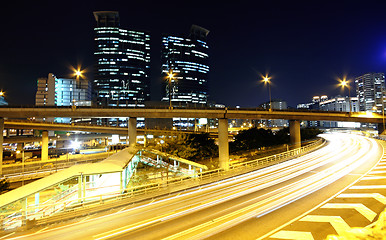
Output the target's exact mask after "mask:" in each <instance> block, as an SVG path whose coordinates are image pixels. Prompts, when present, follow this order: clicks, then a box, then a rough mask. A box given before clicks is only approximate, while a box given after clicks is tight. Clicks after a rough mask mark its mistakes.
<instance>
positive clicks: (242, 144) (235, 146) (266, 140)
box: [230, 127, 274, 152]
mask: <svg viewBox="0 0 386 240" xmlns="http://www.w3.org/2000/svg"><path fill="white" fill-rule="evenodd" d="M273 142H274V135H273V133H272V131H271V130H270V129H264V128H256V127H254V128H250V129H247V130H243V131H241V132H239V134H237V135H236V136H235V141H234V142H232V143H231V146H230V148H231V151H232V152H233V151H243V150H251V149H258V148H261V147H265V146H271V145H272V144H273Z"/></svg>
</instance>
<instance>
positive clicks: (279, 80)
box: [0, 1, 386, 107]
mask: <svg viewBox="0 0 386 240" xmlns="http://www.w3.org/2000/svg"><path fill="white" fill-rule="evenodd" d="M171 3H173V2H171ZM61 4H62V5H60V6H56V5H53V3H49V2H42V3H41V4H32V3H25V4H23V6H18V8H17V9H18V11H13V9H16V8H15V6H16V5H15V4H12V3H11V4H9V5H7V6H5V11H4V12H5V14H4V15H3V16H2V18H3V19H2V20H3V21H2V23H3V24H4V23H6V24H5V25H4V31H5V34H6V35H7V38H3V39H2V40H0V41H1V44H2V45H3V46H7V48H5V50H4V53H3V54H2V55H3V58H2V60H1V62H0V78H1V79H2V81H1V85H0V88H1V89H2V90H3V91H5V97H6V99H7V101H8V102H9V103H10V104H18V105H20V104H24V105H27V104H29V105H32V104H33V100H34V93H35V92H36V79H37V78H39V77H43V76H46V75H47V74H48V73H49V72H55V73H57V74H58V75H61V76H64V74H66V73H70V70H68V65H77V64H78V63H79V62H82V67H84V68H88V70H89V71H88V73H86V76H87V77H89V78H92V77H91V76H92V75H90V73H91V72H92V67H93V54H92V53H93V32H92V31H93V27H94V25H95V19H94V18H93V16H92V12H93V11H104V10H116V11H119V12H120V14H121V21H122V26H124V27H128V28H133V29H139V30H144V31H149V32H150V34H151V35H152V36H154V37H152V39H151V46H152V53H151V54H152V56H151V59H152V62H153V63H152V65H151V84H152V89H151V90H152V91H151V95H152V100H157V101H158V100H160V99H161V96H160V91H159V89H160V86H161V79H159V77H158V76H159V72H160V69H161V66H160V47H161V44H160V42H161V36H162V33H167V34H183V33H185V32H186V29H187V28H188V27H189V26H191V25H192V24H197V25H199V26H202V27H205V28H207V29H210V30H211V34H210V35H209V37H208V45H209V46H210V59H209V61H210V65H211V73H210V83H209V92H210V99H209V100H210V101H215V102H217V103H223V104H225V105H230V106H235V105H240V106H257V105H259V104H260V103H262V102H266V101H267V95H268V94H267V89H266V88H264V86H263V85H262V84H259V80H260V79H261V78H260V74H266V73H267V72H268V73H269V74H270V76H272V98H281V99H283V100H285V101H287V102H288V105H289V106H292V107H294V106H296V104H297V103H301V102H306V101H307V100H308V99H310V98H311V97H312V96H314V95H322V94H327V95H329V96H333V95H338V94H341V95H343V94H344V93H343V92H340V91H339V88H336V87H335V85H336V83H337V81H336V79H335V78H336V77H342V75H343V74H348V76H349V78H350V79H351V80H353V78H354V77H356V76H359V75H363V74H365V73H368V72H385V68H386V44H385V43H386V34H383V33H382V29H383V28H384V27H385V26H386V19H385V17H384V16H383V14H381V13H382V10H381V9H383V8H384V6H385V4H384V3H380V2H370V3H366V4H358V3H351V2H341V3H325V4H319V5H310V4H309V3H306V2H299V3H296V4H289V3H260V4H259V8H258V9H256V8H252V5H253V2H245V3H243V4H239V5H233V4H223V5H221V6H219V5H217V4H214V3H206V5H205V7H203V6H201V5H200V3H199V2H197V3H196V4H195V5H189V4H188V3H185V4H179V5H175V4H166V5H163V4H161V3H156V2H154V3H153V2H152V3H151V4H150V5H149V4H144V3H130V4H123V3H116V2H115V3H112V4H103V3H102V2H98V1H95V2H88V1H85V2H82V3H79V4H76V5H72V4H71V1H70V2H66V3H61ZM128 5H130V10H128V9H129V8H128ZM43 13H50V14H52V15H50V14H43ZM48 17H49V18H50V21H47V18H48ZM31 26H33V27H31ZM25 36H27V37H25ZM153 46H154V49H153ZM351 88H352V90H351V91H352V92H351V94H352V95H353V94H354V91H353V89H354V82H353V81H351Z"/></svg>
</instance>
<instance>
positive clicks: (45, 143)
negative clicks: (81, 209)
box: [41, 130, 48, 161]
mask: <svg viewBox="0 0 386 240" xmlns="http://www.w3.org/2000/svg"><path fill="white" fill-rule="evenodd" d="M41 160H42V161H47V160H48V131H46V130H44V131H43V132H42V156H41Z"/></svg>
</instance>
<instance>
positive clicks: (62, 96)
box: [35, 73, 92, 122]
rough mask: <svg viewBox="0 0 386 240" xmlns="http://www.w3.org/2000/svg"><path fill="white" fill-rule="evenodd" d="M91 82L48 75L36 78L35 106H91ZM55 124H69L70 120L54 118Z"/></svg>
mask: <svg viewBox="0 0 386 240" xmlns="http://www.w3.org/2000/svg"><path fill="white" fill-rule="evenodd" d="M91 91H92V85H91V82H90V81H88V80H86V79H73V78H58V77H56V76H55V75H54V74H53V73H49V74H48V77H47V78H38V81H37V91H36V96H35V105H36V106H91ZM55 121H56V122H70V121H71V118H55Z"/></svg>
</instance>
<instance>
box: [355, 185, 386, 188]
mask: <svg viewBox="0 0 386 240" xmlns="http://www.w3.org/2000/svg"><path fill="white" fill-rule="evenodd" d="M350 189H386V185H358V186H352V187H350Z"/></svg>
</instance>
